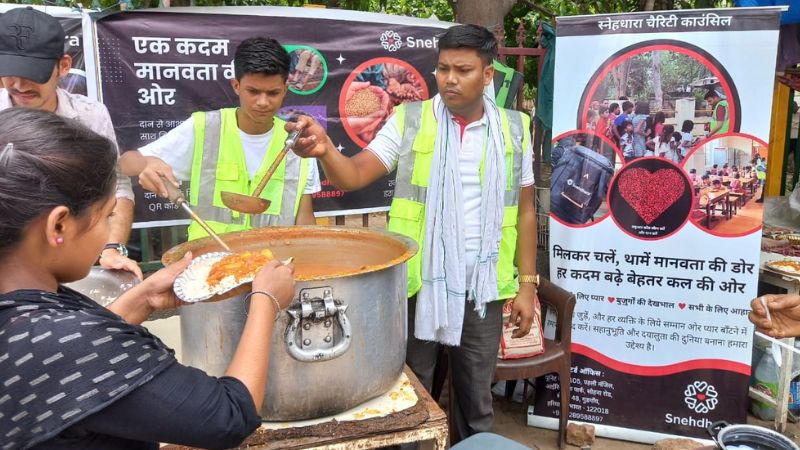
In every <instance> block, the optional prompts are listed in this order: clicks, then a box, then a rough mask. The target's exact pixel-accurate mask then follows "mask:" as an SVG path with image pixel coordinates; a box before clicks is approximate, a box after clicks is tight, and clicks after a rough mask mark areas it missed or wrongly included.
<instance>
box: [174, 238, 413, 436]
mask: <svg viewBox="0 0 800 450" xmlns="http://www.w3.org/2000/svg"><path fill="white" fill-rule="evenodd" d="M224 239H225V242H226V243H227V244H228V245H230V247H231V248H232V249H233V250H234V251H245V250H258V249H263V248H269V249H270V250H272V252H273V253H274V254H275V257H276V258H278V259H281V260H282V259H285V258H288V257H290V256H291V257H293V258H294V263H293V264H294V265H295V279H296V280H297V290H296V291H295V298H294V300H293V301H292V304H291V306H290V307H289V308H288V310H286V311H285V312H283V313H282V314H281V315H280V317H279V318H278V321H277V322H276V324H275V328H274V331H273V334H272V348H271V356H270V362H269V377H268V382H267V389H266V393H265V400H264V406H263V407H262V409H261V416H262V417H263V418H264V419H265V420H270V421H282V420H302V419H309V418H315V417H322V416H326V415H331V414H336V413H339V412H342V411H345V410H347V409H350V408H352V407H354V406H357V405H359V404H361V403H363V402H365V401H367V400H369V399H371V398H374V397H377V396H379V395H381V394H383V393H385V392H386V391H388V390H389V389H390V388H391V386H392V384H393V383H394V382H395V381H396V380H397V377H399V376H400V373H401V372H402V370H403V362H404V360H405V353H406V334H407V331H406V330H407V328H406V315H407V299H406V283H407V272H406V264H405V262H406V261H407V260H408V259H409V258H411V257H412V256H413V255H414V254H415V253H416V251H417V245H416V243H414V241H413V240H410V239H408V238H406V237H404V236H401V235H398V234H395V233H391V232H386V231H372V230H367V229H359V228H334V227H313V226H311V227H267V228H261V229H257V230H250V231H245V232H238V233H229V234H226V235H224ZM218 250H219V248H218V247H217V244H216V243H215V242H214V241H213V240H212V239H210V238H205V239H199V240H196V241H190V242H187V243H185V244H181V245H179V246H177V247H175V248H173V249H171V250H169V251H168V252H167V253H166V254H165V255H164V257H163V262H164V263H165V264H169V263H172V262H175V261H177V260H178V259H179V258H181V257H182V256H183V255H184V254H185V253H186V252H187V251H191V252H192V254H193V255H194V256H198V255H201V254H203V253H208V252H211V251H218ZM249 290H250V286H249V285H247V286H245V287H243V288H240V289H237V290H235V291H232V292H230V293H229V294H228V295H227V300H223V301H218V302H206V303H199V304H194V305H189V306H184V307H182V308H181V312H180V314H181V339H182V342H183V348H182V350H183V360H184V362H185V363H186V364H188V365H191V366H195V367H199V368H201V369H203V370H205V371H206V372H208V373H209V374H211V375H215V376H221V375H223V374H224V373H225V370H226V368H227V366H228V363H229V362H230V360H231V358H232V357H233V354H234V351H235V350H236V346H237V345H238V342H239V337H240V336H241V334H242V330H243V328H244V324H245V320H246V319H247V311H248V305H247V304H246V302H245V300H244V295H245V294H246V293H247V292H249Z"/></svg>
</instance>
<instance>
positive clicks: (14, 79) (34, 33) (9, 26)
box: [0, 7, 142, 279]
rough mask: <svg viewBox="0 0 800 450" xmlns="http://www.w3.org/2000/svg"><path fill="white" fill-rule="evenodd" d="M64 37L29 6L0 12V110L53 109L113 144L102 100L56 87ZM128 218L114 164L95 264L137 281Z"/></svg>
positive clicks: (125, 185)
mask: <svg viewBox="0 0 800 450" xmlns="http://www.w3.org/2000/svg"><path fill="white" fill-rule="evenodd" d="M64 39H65V33H64V28H63V27H62V26H61V23H60V22H59V21H58V19H56V18H55V17H53V16H51V15H49V14H46V13H43V12H41V11H37V10H35V9H33V8H31V7H27V8H16V9H12V10H10V11H8V12H6V13H5V14H2V15H0V82H2V88H0V110H3V109H6V108H11V107H13V106H19V107H25V108H33V109H41V110H44V111H50V112H54V113H56V114H58V115H60V116H62V117H67V118H70V119H75V120H77V121H78V122H81V123H82V124H83V125H85V126H87V127H88V128H90V129H91V130H93V131H94V132H96V133H98V134H100V135H101V136H104V137H106V138H107V139H108V140H110V141H111V142H113V143H114V144H115V145H116V143H117V138H116V135H115V133H114V126H113V124H112V123H111V117H110V116H109V114H108V110H107V109H106V107H105V106H104V105H103V104H101V103H98V102H96V101H94V100H91V99H89V98H88V97H85V96H82V95H74V94H70V93H69V92H67V91H65V90H63V89H60V88H58V79H59V77H63V76H66V74H67V73H68V72H69V70H70V68H71V67H72V57H70V56H69V55H67V54H64ZM132 221H133V191H132V190H131V181H130V178H128V177H126V176H124V175H123V174H122V172H121V171H120V170H119V166H118V167H117V206H116V207H115V208H114V216H112V218H111V234H110V235H109V241H110V242H109V243H108V244H107V245H106V248H104V249H103V253H102V254H101V257H100V264H101V265H102V266H103V267H105V268H108V269H123V270H128V271H130V272H133V273H135V274H136V275H137V276H138V277H139V278H140V279H141V278H142V271H141V269H139V266H138V265H137V264H136V262H135V261H133V260H131V259H129V258H128V257H127V249H126V248H125V243H127V241H128V235H129V234H130V230H131V222H132Z"/></svg>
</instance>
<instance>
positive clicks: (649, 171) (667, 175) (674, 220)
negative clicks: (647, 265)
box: [608, 158, 693, 240]
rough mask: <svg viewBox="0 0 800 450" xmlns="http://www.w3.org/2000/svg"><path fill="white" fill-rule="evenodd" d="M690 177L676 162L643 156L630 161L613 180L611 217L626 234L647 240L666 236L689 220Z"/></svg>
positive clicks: (610, 196)
mask: <svg viewBox="0 0 800 450" xmlns="http://www.w3.org/2000/svg"><path fill="white" fill-rule="evenodd" d="M692 200H693V197H692V187H691V184H690V183H689V179H688V178H687V177H686V175H685V174H684V173H683V171H682V170H681V169H680V168H679V167H678V166H677V165H675V163H673V162H671V161H668V160H666V159H662V158H640V159H637V160H635V161H633V162H631V163H629V164H626V165H625V166H624V167H623V168H622V170H620V171H619V172H618V173H617V175H616V176H615V177H614V180H613V181H612V182H611V189H610V191H609V194H608V205H609V208H610V209H611V217H612V218H613V219H614V222H615V223H616V224H617V226H618V227H619V228H620V229H621V230H622V231H624V232H625V233H627V234H629V235H631V236H633V237H635V238H637V239H643V240H655V239H663V238H665V237H667V236H670V235H672V234H673V233H675V232H677V231H678V230H680V229H681V228H682V227H683V226H684V225H685V224H686V222H687V221H688V219H689V213H690V211H691V209H692V204H693V201H692Z"/></svg>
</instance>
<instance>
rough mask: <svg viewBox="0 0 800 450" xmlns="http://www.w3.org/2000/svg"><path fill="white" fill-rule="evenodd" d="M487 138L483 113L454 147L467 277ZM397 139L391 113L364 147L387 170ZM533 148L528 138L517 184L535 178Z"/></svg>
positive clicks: (393, 162) (475, 245) (476, 236)
mask: <svg viewBox="0 0 800 450" xmlns="http://www.w3.org/2000/svg"><path fill="white" fill-rule="evenodd" d="M437 99H438V97H437ZM439 101H441V100H439ZM433 108H434V111H436V108H437V105H435V104H434V105H433ZM456 126H458V124H456ZM526 132H527V131H526ZM486 138H487V132H486V116H485V115H484V116H483V117H482V118H481V119H480V120H478V121H477V122H472V123H470V124H468V125H467V126H466V128H465V129H464V134H463V136H462V138H461V143H460V144H461V145H460V146H459V147H460V148H458V149H456V151H458V161H459V172H460V174H461V186H462V195H463V198H464V234H465V236H464V237H465V239H466V245H465V250H466V258H467V280H469V279H470V278H471V277H472V271H473V269H474V267H475V261H476V260H477V258H478V250H479V246H480V242H481V182H480V165H481V159H482V157H483V148H484V144H485V141H486ZM400 143H401V136H400V130H399V129H398V127H397V119H396V118H395V116H394V115H392V116H391V117H389V119H388V120H387V121H386V123H385V124H384V125H383V128H381V129H380V131H378V134H377V135H376V136H375V139H373V140H372V142H370V143H369V145H368V146H367V150H369V151H370V152H372V153H373V154H375V156H377V157H378V159H379V160H380V161H381V163H383V165H384V166H385V167H386V171H387V173H388V172H391V171H392V170H394V169H395V167H397V162H398V160H399V158H400ZM532 149H533V147H532V144H531V140H530V138H529V139H528V148H527V149H526V150H525V152H524V153H523V156H522V173H521V179H520V183H519V185H520V187H526V186H531V185H533V182H534V179H533V152H532Z"/></svg>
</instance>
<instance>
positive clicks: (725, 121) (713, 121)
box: [711, 100, 731, 133]
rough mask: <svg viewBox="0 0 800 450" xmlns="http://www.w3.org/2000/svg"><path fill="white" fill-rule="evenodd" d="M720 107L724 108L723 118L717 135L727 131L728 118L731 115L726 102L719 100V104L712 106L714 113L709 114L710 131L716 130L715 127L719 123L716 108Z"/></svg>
mask: <svg viewBox="0 0 800 450" xmlns="http://www.w3.org/2000/svg"><path fill="white" fill-rule="evenodd" d="M720 106H724V107H725V118H724V119H723V120H722V128H720V129H719V131H718V132H717V133H725V132H727V131H728V123H729V122H730V120H728V119H729V118H730V115H731V110H730V108H729V107H728V101H727V100H720V101H719V103H717V104H716V105H714V112H712V113H711V129H712V130H713V129H715V128H717V125H719V122H718V121H717V108H719V107H720Z"/></svg>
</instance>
